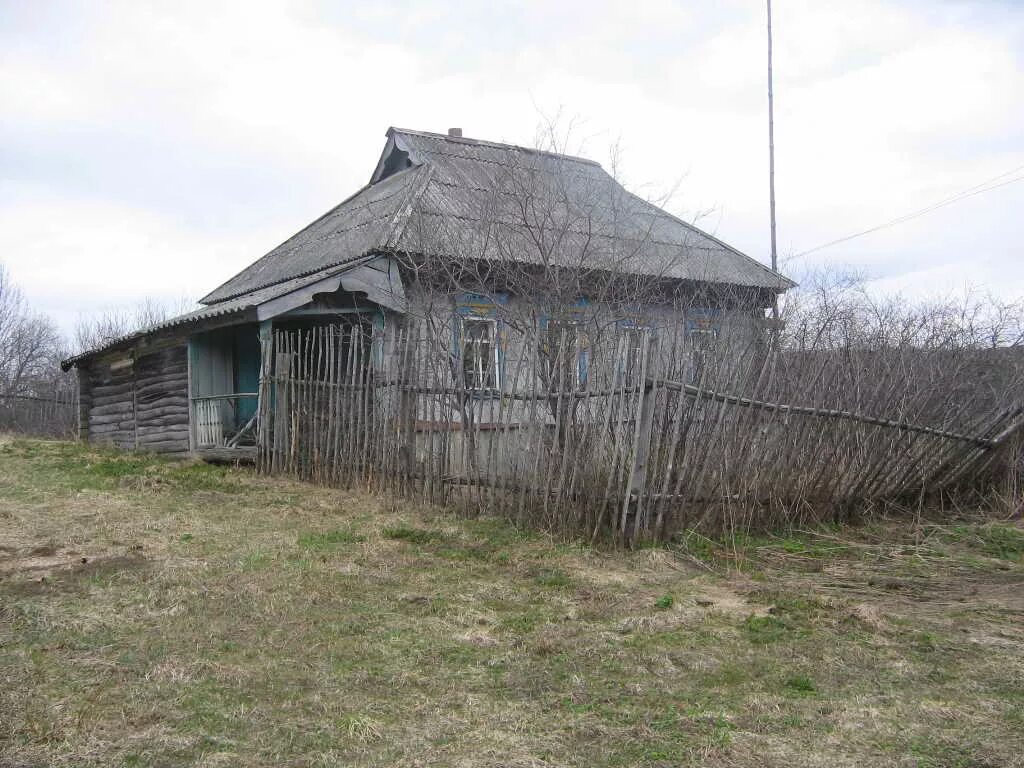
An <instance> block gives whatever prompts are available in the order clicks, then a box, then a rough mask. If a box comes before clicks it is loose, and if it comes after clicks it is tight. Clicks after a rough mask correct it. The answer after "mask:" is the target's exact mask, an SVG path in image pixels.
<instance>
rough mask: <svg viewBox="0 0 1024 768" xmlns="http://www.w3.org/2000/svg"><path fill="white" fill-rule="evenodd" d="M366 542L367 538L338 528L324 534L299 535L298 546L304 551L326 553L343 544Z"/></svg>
mask: <svg viewBox="0 0 1024 768" xmlns="http://www.w3.org/2000/svg"><path fill="white" fill-rule="evenodd" d="M362 541H366V537H365V536H363V535H361V534H358V533H356V532H355V531H352V530H350V529H347V528H336V529H335V530H333V531H324V532H322V533H316V532H307V533H302V534H299V538H298V540H297V542H296V543H297V544H298V545H299V546H300V547H302V548H303V549H311V550H314V551H316V552H326V551H328V550H332V549H336V548H337V547H339V546H341V545H343V544H358V543H359V542H362Z"/></svg>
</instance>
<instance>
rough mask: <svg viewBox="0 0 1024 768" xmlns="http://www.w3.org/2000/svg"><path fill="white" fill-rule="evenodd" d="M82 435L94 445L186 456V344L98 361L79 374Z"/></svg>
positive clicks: (80, 429) (187, 442)
mask: <svg viewBox="0 0 1024 768" xmlns="http://www.w3.org/2000/svg"><path fill="white" fill-rule="evenodd" d="M79 392H80V396H81V411H80V419H81V422H80V426H79V435H80V437H81V438H82V439H86V440H88V441H89V442H93V443H106V444H110V445H115V446H117V447H118V448H123V449H127V450H132V449H139V450H145V451H152V452H154V453H187V452H188V450H189V439H188V429H189V427H188V359H187V348H186V346H185V344H184V343H183V342H182V343H180V344H178V345H176V346H172V347H166V348H164V349H159V350H154V351H152V352H146V353H144V354H138V355H137V356H136V357H134V359H133V357H132V353H130V352H126V353H122V354H119V355H114V356H110V357H106V358H101V359H97V360H94V361H92V362H91V363H90V365H89V366H88V367H87V368H82V369H80V370H79Z"/></svg>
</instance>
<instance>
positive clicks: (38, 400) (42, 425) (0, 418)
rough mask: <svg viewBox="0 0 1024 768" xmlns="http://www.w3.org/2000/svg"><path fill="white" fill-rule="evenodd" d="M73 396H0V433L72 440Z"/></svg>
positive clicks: (74, 410) (74, 405) (57, 394)
mask: <svg viewBox="0 0 1024 768" xmlns="http://www.w3.org/2000/svg"><path fill="white" fill-rule="evenodd" d="M76 416H77V410H76V401H75V395H74V393H73V392H69V391H65V390H58V391H56V392H53V393H44V394H40V395H26V394H17V395H4V394H0V430H3V431H9V432H18V433H22V434H27V435H33V436H38V437H71V436H72V435H73V434H74V431H75V426H76Z"/></svg>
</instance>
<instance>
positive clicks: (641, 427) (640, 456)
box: [620, 336, 655, 539]
mask: <svg viewBox="0 0 1024 768" xmlns="http://www.w3.org/2000/svg"><path fill="white" fill-rule="evenodd" d="M653 354H654V337H653V336H649V337H648V339H647V343H646V344H645V345H644V352H643V355H642V357H641V360H640V377H639V383H640V386H641V388H642V389H641V391H640V398H639V403H638V406H639V407H638V409H637V415H636V425H635V428H634V430H633V452H632V453H633V457H632V460H631V462H630V469H629V475H628V476H627V480H626V492H625V494H623V499H622V522H621V526H620V532H621V533H622V535H623V537H626V536H627V528H628V525H629V513H630V511H631V510H632V512H633V515H634V518H633V534H632V538H634V539H635V538H636V537H637V535H638V533H639V532H640V522H641V521H640V518H641V516H642V514H643V495H644V486H645V484H646V481H647V461H648V458H649V456H650V451H651V428H652V425H653V424H654V400H655V390H654V385H653V383H652V382H650V381H648V378H647V376H648V372H649V370H650V367H651V366H650V363H651V358H652V356H653Z"/></svg>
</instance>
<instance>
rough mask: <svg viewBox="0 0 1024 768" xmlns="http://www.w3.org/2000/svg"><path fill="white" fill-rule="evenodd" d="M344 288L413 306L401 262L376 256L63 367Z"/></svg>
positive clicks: (285, 308) (183, 318)
mask: <svg viewBox="0 0 1024 768" xmlns="http://www.w3.org/2000/svg"><path fill="white" fill-rule="evenodd" d="M339 289H344V290H346V291H349V292H350V293H362V294H365V295H366V297H367V298H368V299H369V300H370V301H372V302H374V303H375V304H378V305H379V306H382V307H385V308H386V309H390V310H392V311H394V312H399V313H405V311H406V309H407V307H408V302H407V300H406V297H405V287H404V285H403V283H402V278H401V275H400V272H399V269H398V263H397V262H396V261H395V259H394V258H392V257H390V256H380V255H375V256H371V257H369V258H368V259H363V260H360V261H358V262H355V263H352V264H348V265H345V266H341V267H335V268H332V269H330V270H324V272H323V273H317V274H313V275H307V276H304V277H302V278H297V279H294V280H289V281H287V282H284V283H281V284H279V285H276V286H270V287H268V288H263V289H260V290H258V291H253V292H252V293H250V294H246V295H245V296H239V297H238V298H235V299H231V300H229V301H224V302H220V303H217V304H212V305H210V306H208V307H203V308H201V309H197V310H195V311H194V312H188V313H186V314H184V315H178V316H177V317H173V318H171V319H170V320H166V321H164V322H162V323H158V324H156V325H153V326H150V327H149V328H146V329H143V330H141V331H135V332H134V333H130V334H127V335H125V336H121V337H119V338H117V339H112V340H111V341H109V342H107V343H106V344H103V345H101V346H99V347H96V348H95V349H91V350H89V351H87V352H83V353H82V354H80V355H75V356H74V357H70V358H68V359H67V360H64V361H62V362H61V364H60V367H61V369H63V370H65V371H67V370H69V369H70V368H73V367H77V366H79V365H81V364H82V363H84V362H86V361H88V360H89V359H91V358H93V357H96V356H97V355H101V354H104V353H107V352H113V351H116V350H119V349H124V348H125V347H129V346H131V345H133V344H136V343H139V342H141V341H143V340H145V339H148V338H150V337H156V336H160V337H164V336H166V335H167V334H168V333H170V332H173V331H175V330H178V329H187V330H189V331H190V332H193V333H194V332H196V331H197V330H203V329H208V328H211V327H213V326H217V327H220V326H225V325H237V324H239V323H246V322H254V321H264V320H270V319H272V318H274V317H278V316H280V315H283V314H286V313H287V312H290V311H291V310H293V309H298V308H299V307H302V306H304V305H306V304H309V303H310V302H312V301H313V300H314V298H315V297H316V296H317V294H324V293H334V292H335V291H338V290H339Z"/></svg>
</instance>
